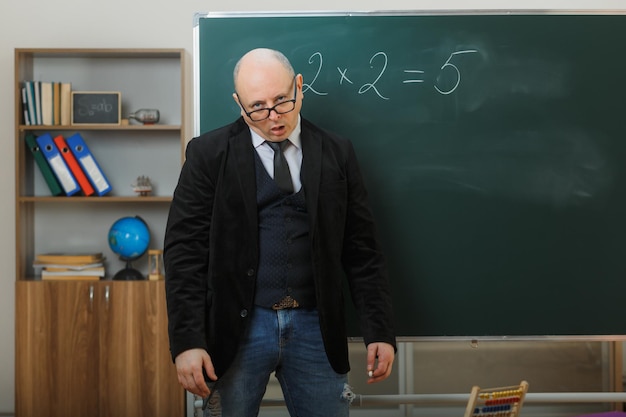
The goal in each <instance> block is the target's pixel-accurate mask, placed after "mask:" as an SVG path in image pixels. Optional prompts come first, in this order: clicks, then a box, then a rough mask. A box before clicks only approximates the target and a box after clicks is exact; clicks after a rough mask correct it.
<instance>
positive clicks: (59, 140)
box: [54, 135, 94, 197]
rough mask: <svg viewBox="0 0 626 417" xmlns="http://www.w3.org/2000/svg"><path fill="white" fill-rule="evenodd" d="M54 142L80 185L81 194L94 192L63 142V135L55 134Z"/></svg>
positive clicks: (85, 194)
mask: <svg viewBox="0 0 626 417" xmlns="http://www.w3.org/2000/svg"><path fill="white" fill-rule="evenodd" d="M54 144H55V145H57V148H59V152H61V156H62V157H63V159H65V163H66V164H67V166H68V167H69V169H70V171H72V174H73V175H74V178H75V179H76V181H77V182H78V185H79V186H80V189H81V191H82V192H83V195H84V196H86V197H89V196H90V195H92V194H93V193H94V189H93V187H92V186H91V183H90V182H89V180H88V179H87V176H86V175H85V173H84V172H83V169H82V168H81V167H80V165H79V164H78V161H77V160H76V157H75V156H74V154H73V153H72V151H70V148H69V146H68V145H67V143H66V142H65V138H64V137H63V135H58V136H56V137H55V138H54Z"/></svg>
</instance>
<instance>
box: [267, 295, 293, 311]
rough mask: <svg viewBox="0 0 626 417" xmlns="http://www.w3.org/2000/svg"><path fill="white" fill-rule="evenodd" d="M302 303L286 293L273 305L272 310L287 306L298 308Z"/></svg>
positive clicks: (282, 308)
mask: <svg viewBox="0 0 626 417" xmlns="http://www.w3.org/2000/svg"><path fill="white" fill-rule="evenodd" d="M299 306H300V304H299V303H298V302H297V301H296V300H295V299H294V298H293V297H292V296H290V295H286V296H285V297H283V299H282V300H280V301H279V302H277V303H275V304H274V305H273V306H272V310H284V309H286V308H296V307H299Z"/></svg>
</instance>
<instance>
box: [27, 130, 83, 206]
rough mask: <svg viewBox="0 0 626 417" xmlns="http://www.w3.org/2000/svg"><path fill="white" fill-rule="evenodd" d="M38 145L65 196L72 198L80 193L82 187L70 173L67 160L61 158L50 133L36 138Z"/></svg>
mask: <svg viewBox="0 0 626 417" xmlns="http://www.w3.org/2000/svg"><path fill="white" fill-rule="evenodd" d="M36 141H37V144H38V145H39V148H40V149H41V153H42V154H43V156H44V157H45V158H46V161H48V165H50V168H52V172H54V175H55V176H56V178H57V180H59V183H60V184H61V187H62V188H63V191H65V195H67V196H71V195H74V194H76V193H77V192H79V191H80V187H79V185H78V182H76V179H75V178H74V175H72V172H71V171H70V168H69V167H68V166H67V164H66V163H65V160H64V159H63V157H62V156H61V151H59V148H57V146H56V145H55V144H54V140H53V139H52V136H50V134H49V133H44V134H43V135H41V136H38V137H37V138H36Z"/></svg>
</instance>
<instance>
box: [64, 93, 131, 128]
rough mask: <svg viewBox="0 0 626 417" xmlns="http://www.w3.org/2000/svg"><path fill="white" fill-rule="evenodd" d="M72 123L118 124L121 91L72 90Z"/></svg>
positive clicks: (120, 115) (119, 121) (120, 110)
mask: <svg viewBox="0 0 626 417" xmlns="http://www.w3.org/2000/svg"><path fill="white" fill-rule="evenodd" d="M71 106H72V107H71V108H72V119H71V123H72V125H100V124H110V125H120V124H121V123H122V93H120V92H119V91H72V104H71Z"/></svg>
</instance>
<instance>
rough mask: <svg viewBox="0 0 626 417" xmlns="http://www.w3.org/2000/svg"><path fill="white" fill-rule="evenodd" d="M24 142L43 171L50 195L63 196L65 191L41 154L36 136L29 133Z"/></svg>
mask: <svg viewBox="0 0 626 417" xmlns="http://www.w3.org/2000/svg"><path fill="white" fill-rule="evenodd" d="M24 140H25V141H26V146H28V149H30V151H31V153H32V154H33V157H34V158H35V162H36V163H37V166H38V167H39V171H41V174H42V175H43V178H44V179H45V180H46V184H48V187H49V188H50V193H52V195H54V196H57V195H62V194H63V189H62V188H61V185H60V184H59V181H58V180H57V178H56V177H55V176H54V173H53V172H52V169H51V168H50V165H48V162H47V161H46V158H45V157H44V156H43V154H42V153H41V150H40V149H39V145H37V141H36V140H35V135H33V134H32V133H29V134H27V135H26V136H25V137H24Z"/></svg>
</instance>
